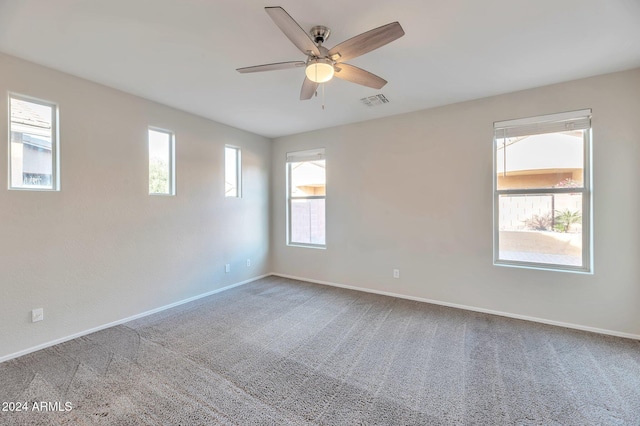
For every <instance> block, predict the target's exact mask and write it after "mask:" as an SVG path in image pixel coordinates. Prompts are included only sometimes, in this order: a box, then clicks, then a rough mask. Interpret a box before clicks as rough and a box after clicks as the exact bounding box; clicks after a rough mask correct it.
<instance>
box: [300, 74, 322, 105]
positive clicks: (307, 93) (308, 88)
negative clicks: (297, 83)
mask: <svg viewBox="0 0 640 426" xmlns="http://www.w3.org/2000/svg"><path fill="white" fill-rule="evenodd" d="M316 90H318V83H314V82H313V81H311V80H309V79H308V78H307V77H305V78H304V82H303V83H302V89H301V90H300V100H301V101H305V100H307V99H311V97H312V96H313V94H314V93H316Z"/></svg>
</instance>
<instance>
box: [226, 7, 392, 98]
mask: <svg viewBox="0 0 640 426" xmlns="http://www.w3.org/2000/svg"><path fill="white" fill-rule="evenodd" d="M264 9H265V11H266V12H267V13H268V14H269V16H270V17H271V19H273V22H275V24H276V25H277V26H278V27H279V28H280V30H282V32H283V33H284V35H286V36H287V37H288V38H289V40H291V42H292V43H293V44H294V45H295V46H296V47H297V48H298V49H300V51H301V52H302V53H304V54H305V55H307V60H306V62H305V61H291V62H277V63H274V64H265V65H256V66H253V67H245V68H238V69H237V70H236V71H238V72H240V73H250V72H260V71H273V70H283V69H289V68H301V67H305V74H306V77H305V79H304V82H303V83H302V90H301V91H300V100H305V99H310V98H311V97H312V96H313V94H314V93H316V90H317V89H318V85H319V84H320V83H324V82H326V81H329V80H331V79H332V78H333V77H334V76H335V77H338V78H341V79H343V80H347V81H350V82H352V83H356V84H361V85H363V86H367V87H372V88H374V89H381V88H382V87H383V86H384V85H385V84H387V81H386V80H385V79H383V78H380V77H378V76H377V75H375V74H371V73H370V72H368V71H365V70H363V69H360V68H358V67H355V66H353V65H349V64H347V63H345V62H343V61H347V60H349V59H353V58H356V57H358V56H360V55H364V54H365V53H367V52H370V51H372V50H375V49H377V48H379V47H382V46H384V45H385V44H387V43H391V42H392V41H394V40H396V39H398V38H400V37H402V36H403V35H404V30H403V29H402V27H401V26H400V24H399V23H398V22H392V23H390V24H387V25H383V26H381V27H378V28H374V29H373V30H370V31H367V32H365V33H362V34H360V35H357V36H355V37H353V38H350V39H349V40H347V41H343V42H342V43H340V44H338V45H337V46H335V47H333V48H332V49H327V48H326V47H324V46H323V43H324V42H325V41H327V39H328V38H329V34H330V33H331V30H330V29H329V28H327V27H325V26H322V25H316V26H315V27H313V28H311V31H309V34H307V33H306V32H305V31H304V30H303V29H302V28H301V27H300V25H298V23H297V22H296V21H295V20H294V19H293V18H292V17H291V15H289V14H288V13H287V12H286V11H285V10H284V9H283V8H281V7H280V6H275V7H265V8H264Z"/></svg>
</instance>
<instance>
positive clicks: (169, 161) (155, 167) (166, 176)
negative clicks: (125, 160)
mask: <svg viewBox="0 0 640 426" xmlns="http://www.w3.org/2000/svg"><path fill="white" fill-rule="evenodd" d="M173 152H174V151H173V133H171V132H168V131H165V130H154V129H149V194H160V195H173V194H174V182H173V161H174V160H173Z"/></svg>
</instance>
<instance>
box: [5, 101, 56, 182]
mask: <svg viewBox="0 0 640 426" xmlns="http://www.w3.org/2000/svg"><path fill="white" fill-rule="evenodd" d="M57 124H58V117H57V108H56V105H55V104H52V103H50V102H45V101H40V100H35V99H31V98H28V97H23V96H19V95H15V94H11V95H9V128H10V141H9V188H10V189H36V190H54V191H55V190H58V189H59V178H58V171H59V166H58V165H59V161H58V129H57Z"/></svg>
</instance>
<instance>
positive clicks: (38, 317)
mask: <svg viewBox="0 0 640 426" xmlns="http://www.w3.org/2000/svg"><path fill="white" fill-rule="evenodd" d="M43 319H44V309H42V308H38V309H34V310H32V311H31V322H38V321H42V320H43Z"/></svg>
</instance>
